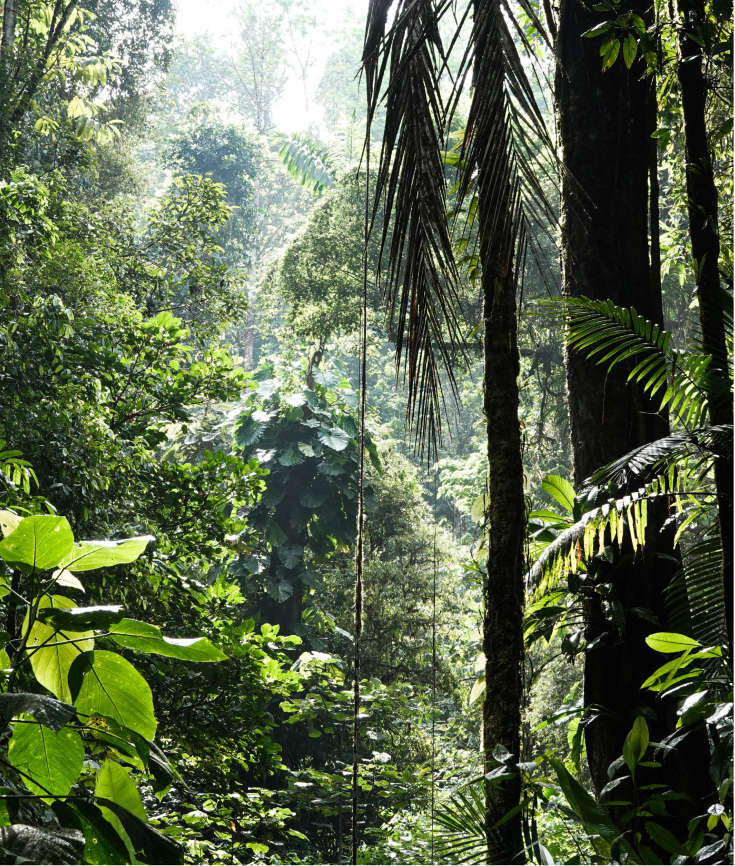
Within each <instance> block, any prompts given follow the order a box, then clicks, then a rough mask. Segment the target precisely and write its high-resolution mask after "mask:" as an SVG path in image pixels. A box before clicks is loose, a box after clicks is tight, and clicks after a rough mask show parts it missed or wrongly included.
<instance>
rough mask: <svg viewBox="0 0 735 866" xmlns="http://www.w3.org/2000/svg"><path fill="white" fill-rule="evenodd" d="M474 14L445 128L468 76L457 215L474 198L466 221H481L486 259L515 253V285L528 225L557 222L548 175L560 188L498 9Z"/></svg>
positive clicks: (478, 8)
mask: <svg viewBox="0 0 735 866" xmlns="http://www.w3.org/2000/svg"><path fill="white" fill-rule="evenodd" d="M473 10H474V16H473V22H472V34H471V38H470V40H469V42H468V47H467V49H466V51H465V54H464V56H463V58H462V61H461V63H460V68H459V73H458V76H457V82H456V84H455V87H454V89H453V93H452V96H451V98H450V100H449V104H448V110H447V115H448V119H447V128H448V127H449V125H450V123H451V119H452V117H453V115H454V112H455V111H456V108H457V105H458V101H459V98H460V95H461V93H462V90H463V89H464V87H465V86H466V82H467V79H468V78H469V76H470V74H471V75H472V81H473V86H474V92H473V97H472V102H471V105H470V111H469V115H468V118H467V123H466V127H465V130H464V135H463V140H462V142H461V144H460V146H459V147H458V148H457V151H458V152H457V154H456V158H455V160H454V163H455V164H456V165H457V168H458V170H459V175H458V180H457V184H456V192H457V201H456V207H455V210H456V212H457V213H459V212H460V211H461V209H462V206H463V204H464V203H465V202H466V201H467V200H470V207H469V208H468V213H469V219H468V222H469V223H470V224H471V223H472V222H473V221H474V219H475V217H478V218H479V224H478V226H477V228H478V233H479V236H480V244H481V255H480V258H481V260H482V261H483V262H496V263H502V262H504V261H506V260H510V258H511V257H512V255H513V254H515V261H516V282H518V278H519V276H520V274H521V273H522V265H523V261H524V254H525V244H526V240H527V239H528V237H529V233H528V227H529V225H530V222H531V221H534V222H535V223H537V224H539V225H547V226H549V225H554V224H555V223H556V216H555V214H554V212H553V208H552V206H551V204H550V202H549V201H548V197H547V195H546V193H545V191H544V188H543V178H544V176H546V177H547V178H549V179H550V180H551V181H552V183H555V181H554V179H553V171H550V169H553V165H549V160H548V159H546V160H544V159H541V158H540V157H541V155H544V156H546V157H548V156H549V155H550V154H553V146H552V144H551V141H550V138H549V134H548V131H547V129H546V126H545V123H544V120H543V115H542V112H541V110H540V108H539V106H538V104H537V102H536V99H535V96H534V93H533V88H532V86H531V83H530V82H529V80H528V77H527V75H526V72H525V69H524V66H523V64H522V62H521V59H520V57H519V55H518V51H517V49H516V46H515V43H514V41H513V38H512V36H511V34H510V32H509V30H508V26H507V22H506V17H505V16H504V15H503V14H502V11H501V9H500V7H499V5H498V4H497V3H495V2H482V3H475V4H474V7H473ZM475 200H479V201H481V202H482V208H481V209H479V208H477V207H476V206H474V202H475Z"/></svg>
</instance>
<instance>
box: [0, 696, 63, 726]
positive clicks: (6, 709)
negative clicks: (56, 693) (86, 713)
mask: <svg viewBox="0 0 735 866" xmlns="http://www.w3.org/2000/svg"><path fill="white" fill-rule="evenodd" d="M21 713H30V714H31V715H32V716H33V718H34V719H35V720H36V721H37V722H40V723H41V724H43V725H45V726H46V727H47V728H50V729H51V730H52V731H58V730H60V729H61V728H63V727H64V725H65V724H66V723H67V722H68V721H70V720H71V719H72V718H73V717H74V713H75V710H74V707H72V706H71V705H70V704H65V703H62V702H61V701H57V700H56V698H50V697H49V696H48V695H36V694H32V693H30V692H7V693H6V694H4V695H0V721H2V722H3V724H7V722H9V721H10V719H12V718H13V716H19V715H21Z"/></svg>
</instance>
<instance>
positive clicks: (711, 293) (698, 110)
mask: <svg viewBox="0 0 735 866" xmlns="http://www.w3.org/2000/svg"><path fill="white" fill-rule="evenodd" d="M678 11H679V18H680V22H679V23H680V25H681V30H680V31H679V47H680V52H681V57H680V62H679V66H678V73H679V84H680V85H681V101H682V108H683V110H684V140H685V143H686V158H687V165H686V181H687V196H688V209H689V236H690V238H691V242H692V257H693V259H694V266H695V270H696V275H697V298H698V300H699V322H700V326H701V329H702V344H703V346H704V350H705V352H707V354H709V355H711V356H712V366H713V368H714V369H715V370H716V371H717V373H718V374H719V375H718V378H720V379H721V380H723V381H724V382H725V383H729V382H730V365H729V362H728V357H727V344H726V341H725V325H724V316H723V312H724V304H726V303H728V300H727V299H726V298H725V295H724V292H723V291H722V288H721V286H720V275H719V271H718V262H719V257H720V238H719V234H718V224H717V188H716V187H715V179H714V172H713V169H712V159H711V156H710V150H709V142H708V138H707V126H706V121H705V108H706V99H707V82H706V80H705V77H704V72H703V69H702V46H701V41H700V40H701V38H702V34H703V33H704V25H705V10H704V3H703V2H702V0H679V2H678ZM708 396H709V403H710V421H711V422H712V423H713V424H732V422H733V410H732V402H731V400H732V398H731V389H730V388H729V387H722V388H717V387H712V388H710V393H709V395H708ZM715 484H716V488H717V505H718V514H719V522H720V534H721V537H722V550H723V575H722V576H723V583H724V593H725V621H726V624H727V637H728V642H729V644H730V654H731V655H732V628H733V626H732V616H733V610H732V608H733V585H732V580H733V574H732V554H733V509H732V498H733V461H732V454H726V455H723V456H722V457H719V458H718V459H717V460H716V461H715Z"/></svg>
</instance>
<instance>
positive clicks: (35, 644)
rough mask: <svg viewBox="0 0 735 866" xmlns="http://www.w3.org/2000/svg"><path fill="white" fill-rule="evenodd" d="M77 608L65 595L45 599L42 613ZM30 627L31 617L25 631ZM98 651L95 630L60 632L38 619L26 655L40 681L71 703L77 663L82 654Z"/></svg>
mask: <svg viewBox="0 0 735 866" xmlns="http://www.w3.org/2000/svg"><path fill="white" fill-rule="evenodd" d="M49 607H53V608H70V607H75V604H74V602H73V601H72V600H71V599H70V598H66V597H65V596H63V595H54V596H51V597H49V596H47V595H45V596H43V597H42V598H41V601H40V603H39V607H38V609H39V611H42V610H45V609H46V608H49ZM27 628H28V614H27V613H26V618H25V621H24V623H23V631H24V632H25V630H26V629H27ZM93 648H94V632H93V631H87V630H83V631H71V630H61V631H59V630H57V629H56V628H55V627H54V626H52V625H47V624H46V623H45V622H42V621H41V620H39V619H37V620H36V621H35V622H34V623H33V626H32V628H31V630H30V634H29V635H28V643H27V645H26V652H27V653H28V655H29V657H30V661H31V667H32V668H33V673H34V674H35V675H36V679H37V680H38V682H39V683H40V684H41V685H42V686H44V688H47V689H48V690H49V691H50V692H51V693H52V694H54V695H56V697H57V698H59V700H61V701H66V703H71V691H70V690H69V682H68V675H69V669H70V668H71V666H72V664H73V662H74V660H75V659H76V658H77V657H78V656H79V655H80V653H83V652H87V651H89V650H91V649H93Z"/></svg>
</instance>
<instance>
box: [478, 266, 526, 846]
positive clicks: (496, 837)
mask: <svg viewBox="0 0 735 866" xmlns="http://www.w3.org/2000/svg"><path fill="white" fill-rule="evenodd" d="M483 284H484V295H485V355H484V361H485V364H484V369H485V373H484V376H485V393H484V408H485V418H486V421H487V453H488V466H489V491H490V505H489V509H488V518H489V536H488V558H487V578H486V583H485V592H484V618H483V650H484V653H485V660H486V661H485V700H484V703H483V712H482V724H483V744H484V750H485V754H484V765H485V772H488V771H490V770H491V769H493V768H494V767H496V766H497V762H496V761H495V760H494V757H493V752H494V750H495V749H496V747H497V746H505V748H506V749H507V750H508V751H509V752H510V753H511V754H512V755H513V757H514V759H515V760H516V761H518V760H520V727H521V705H522V701H523V681H522V659H523V580H522V575H523V537H524V527H525V515H524V502H523V466H522V463H521V437H520V426H519V423H518V383H517V376H518V351H517V346H516V298H515V282H514V280H513V276H512V272H511V273H509V272H507V271H506V273H496V272H494V270H493V269H491V268H488V269H487V271H486V275H483ZM520 794H521V786H520V777H519V776H518V775H517V774H516V775H514V776H513V778H512V779H509V780H506V781H503V782H501V783H499V784H498V783H488V784H487V786H486V801H487V815H486V825H487V836H488V852H489V862H491V863H523V862H525V857H524V853H523V841H522V835H521V818H520V813H519V814H517V815H516V816H515V817H514V818H513V819H512V820H510V821H507V822H506V823H505V824H504V825H503V826H502V827H501V828H500V829H497V830H496V829H492V828H493V826H494V825H495V823H496V822H497V821H499V820H500V819H501V818H502V817H503V816H505V815H507V814H508V812H510V811H511V810H512V809H514V808H516V807H517V806H518V804H519V802H520Z"/></svg>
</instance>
